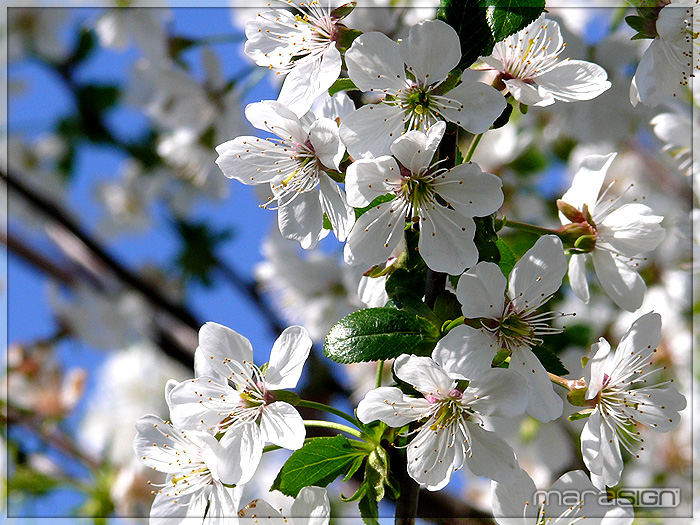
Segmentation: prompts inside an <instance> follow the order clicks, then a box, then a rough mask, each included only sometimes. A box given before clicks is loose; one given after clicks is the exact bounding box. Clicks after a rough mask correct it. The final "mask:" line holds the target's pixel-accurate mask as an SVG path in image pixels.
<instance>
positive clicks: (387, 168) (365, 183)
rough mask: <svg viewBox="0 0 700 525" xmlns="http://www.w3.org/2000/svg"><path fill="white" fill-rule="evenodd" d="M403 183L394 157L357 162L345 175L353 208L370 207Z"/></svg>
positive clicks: (349, 200) (351, 165) (346, 187)
mask: <svg viewBox="0 0 700 525" xmlns="http://www.w3.org/2000/svg"><path fill="white" fill-rule="evenodd" d="M400 183H401V175H400V170H399V165H398V164H397V163H396V160H394V158H393V157H390V156H388V155H384V156H381V157H378V158H376V159H360V160H356V161H355V162H353V163H352V164H350V166H348V171H347V173H346V175H345V191H346V192H347V196H348V203H349V204H350V205H351V206H355V207H357V208H362V207H365V206H368V205H369V203H371V202H372V201H373V200H374V199H376V198H377V197H379V196H380V195H385V194H386V193H389V192H391V191H392V190H393V189H394V187H395V186H396V185H399V184H400Z"/></svg>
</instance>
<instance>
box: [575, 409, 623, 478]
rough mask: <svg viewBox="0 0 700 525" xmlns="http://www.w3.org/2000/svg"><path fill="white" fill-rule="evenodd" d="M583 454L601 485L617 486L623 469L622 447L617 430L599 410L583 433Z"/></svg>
mask: <svg viewBox="0 0 700 525" xmlns="http://www.w3.org/2000/svg"><path fill="white" fill-rule="evenodd" d="M581 453H582V455H583V462H584V463H585V464H586V467H587V468H588V470H589V471H590V472H591V474H596V475H597V476H598V477H599V479H600V482H601V483H603V484H604V485H605V486H608V487H614V486H615V485H617V483H618V481H620V475H621V474H622V467H623V464H622V455H621V454H620V445H619V444H618V440H617V434H616V433H615V429H613V428H612V427H611V426H610V425H608V424H607V423H606V421H605V419H603V417H602V416H601V415H600V410H599V409H597V408H596V409H595V410H594V411H593V413H592V414H591V415H590V416H589V417H588V420H587V421H586V424H585V426H584V427H583V431H582V432H581ZM598 488H599V489H603V488H604V487H603V486H598Z"/></svg>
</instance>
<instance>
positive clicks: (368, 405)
mask: <svg viewBox="0 0 700 525" xmlns="http://www.w3.org/2000/svg"><path fill="white" fill-rule="evenodd" d="M429 408H430V404H429V403H428V401H427V400H425V399H421V398H413V397H408V396H406V395H404V394H403V392H401V390H399V389H398V388H395V387H390V386H382V387H379V388H375V389H374V390H370V391H369V392H367V394H365V397H364V398H363V399H362V401H360V403H359V404H358V405H357V419H359V420H360V421H362V422H363V423H371V422H372V421H377V420H379V421H383V422H384V423H386V424H387V425H389V426H390V427H393V428H399V427H402V426H404V425H407V424H408V423H410V422H411V421H416V420H418V419H421V418H423V417H424V416H425V415H427V414H428V411H429Z"/></svg>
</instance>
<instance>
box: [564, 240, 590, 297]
mask: <svg viewBox="0 0 700 525" xmlns="http://www.w3.org/2000/svg"><path fill="white" fill-rule="evenodd" d="M569 284H570V285H571V291H573V292H574V293H575V294H576V297H578V298H579V299H581V300H582V301H583V302H584V303H586V304H588V301H589V300H590V298H591V295H590V293H589V292H588V279H587V278H586V254H584V253H575V254H574V255H572V256H571V259H569Z"/></svg>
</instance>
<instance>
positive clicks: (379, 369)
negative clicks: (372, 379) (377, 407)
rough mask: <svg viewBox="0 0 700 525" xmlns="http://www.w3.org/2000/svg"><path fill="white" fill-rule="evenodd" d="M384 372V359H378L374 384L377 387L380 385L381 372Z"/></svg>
mask: <svg viewBox="0 0 700 525" xmlns="http://www.w3.org/2000/svg"><path fill="white" fill-rule="evenodd" d="M383 373H384V361H383V360H381V359H380V360H379V362H378V363H377V381H376V386H377V388H379V387H380V386H382V374H383Z"/></svg>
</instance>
